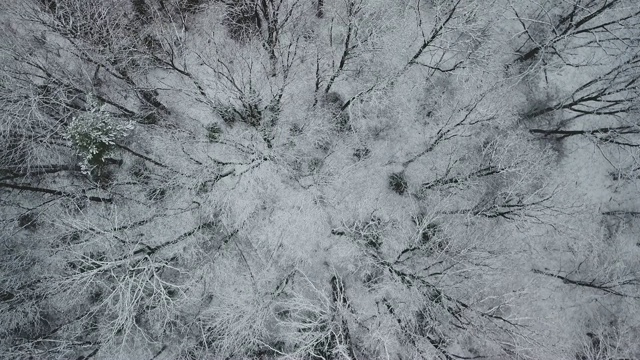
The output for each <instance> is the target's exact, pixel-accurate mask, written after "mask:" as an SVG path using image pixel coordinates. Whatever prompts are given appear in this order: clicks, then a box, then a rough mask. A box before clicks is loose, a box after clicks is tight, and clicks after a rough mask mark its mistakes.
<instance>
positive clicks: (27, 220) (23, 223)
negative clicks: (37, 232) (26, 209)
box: [18, 213, 36, 230]
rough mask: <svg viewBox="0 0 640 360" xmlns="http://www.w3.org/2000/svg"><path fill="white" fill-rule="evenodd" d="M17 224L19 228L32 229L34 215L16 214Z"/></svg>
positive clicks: (34, 223) (34, 222) (34, 224)
mask: <svg viewBox="0 0 640 360" xmlns="http://www.w3.org/2000/svg"><path fill="white" fill-rule="evenodd" d="M18 226H19V227H20V228H21V229H26V230H34V229H35V228H36V216H35V215H34V214H32V213H24V214H20V216H18Z"/></svg>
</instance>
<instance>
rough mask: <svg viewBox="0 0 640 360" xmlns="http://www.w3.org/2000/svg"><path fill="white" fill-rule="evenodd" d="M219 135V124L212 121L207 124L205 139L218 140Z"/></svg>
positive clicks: (220, 129) (220, 130) (220, 133)
mask: <svg viewBox="0 0 640 360" xmlns="http://www.w3.org/2000/svg"><path fill="white" fill-rule="evenodd" d="M220 135H222V128H221V127H220V125H218V124H216V123H213V124H210V125H208V126H207V139H209V141H211V142H216V141H218V140H220Z"/></svg>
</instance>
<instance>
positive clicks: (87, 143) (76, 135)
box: [67, 97, 133, 173]
mask: <svg viewBox="0 0 640 360" xmlns="http://www.w3.org/2000/svg"><path fill="white" fill-rule="evenodd" d="M87 101H88V103H89V109H88V111H86V112H84V113H82V114H81V115H79V116H76V117H74V118H73V120H72V121H71V124H70V125H69V128H68V129H67V138H68V139H69V140H70V141H71V143H72V146H73V148H74V149H75V150H76V152H77V153H78V155H80V156H81V157H82V162H81V163H80V166H81V167H82V171H83V172H84V173H89V172H90V171H91V170H92V169H94V168H96V167H101V166H103V165H104V162H105V158H106V157H107V156H108V155H109V153H110V152H111V150H112V149H113V147H114V146H115V142H116V141H117V140H120V139H122V138H124V137H125V136H126V135H127V134H128V133H129V131H131V130H132V129H133V124H132V123H131V122H129V123H125V124H122V123H118V120H117V119H114V118H113V117H112V116H111V114H110V113H109V112H107V111H106V110H105V105H104V104H100V103H99V102H98V101H97V99H95V98H94V97H89V99H87Z"/></svg>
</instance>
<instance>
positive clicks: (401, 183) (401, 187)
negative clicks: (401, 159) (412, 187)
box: [389, 172, 409, 195]
mask: <svg viewBox="0 0 640 360" xmlns="http://www.w3.org/2000/svg"><path fill="white" fill-rule="evenodd" d="M389 187H390V188H391V190H393V191H394V192H396V193H397V194H398V195H403V194H404V193H405V192H406V191H407V189H408V187H409V185H408V184H407V179H406V178H405V176H404V172H399V173H393V174H391V175H390V176H389Z"/></svg>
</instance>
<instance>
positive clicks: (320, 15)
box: [316, 0, 324, 19]
mask: <svg viewBox="0 0 640 360" xmlns="http://www.w3.org/2000/svg"><path fill="white" fill-rule="evenodd" d="M316 17H318V18H319V19H322V18H323V17H324V0H318V8H317V9H316Z"/></svg>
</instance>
